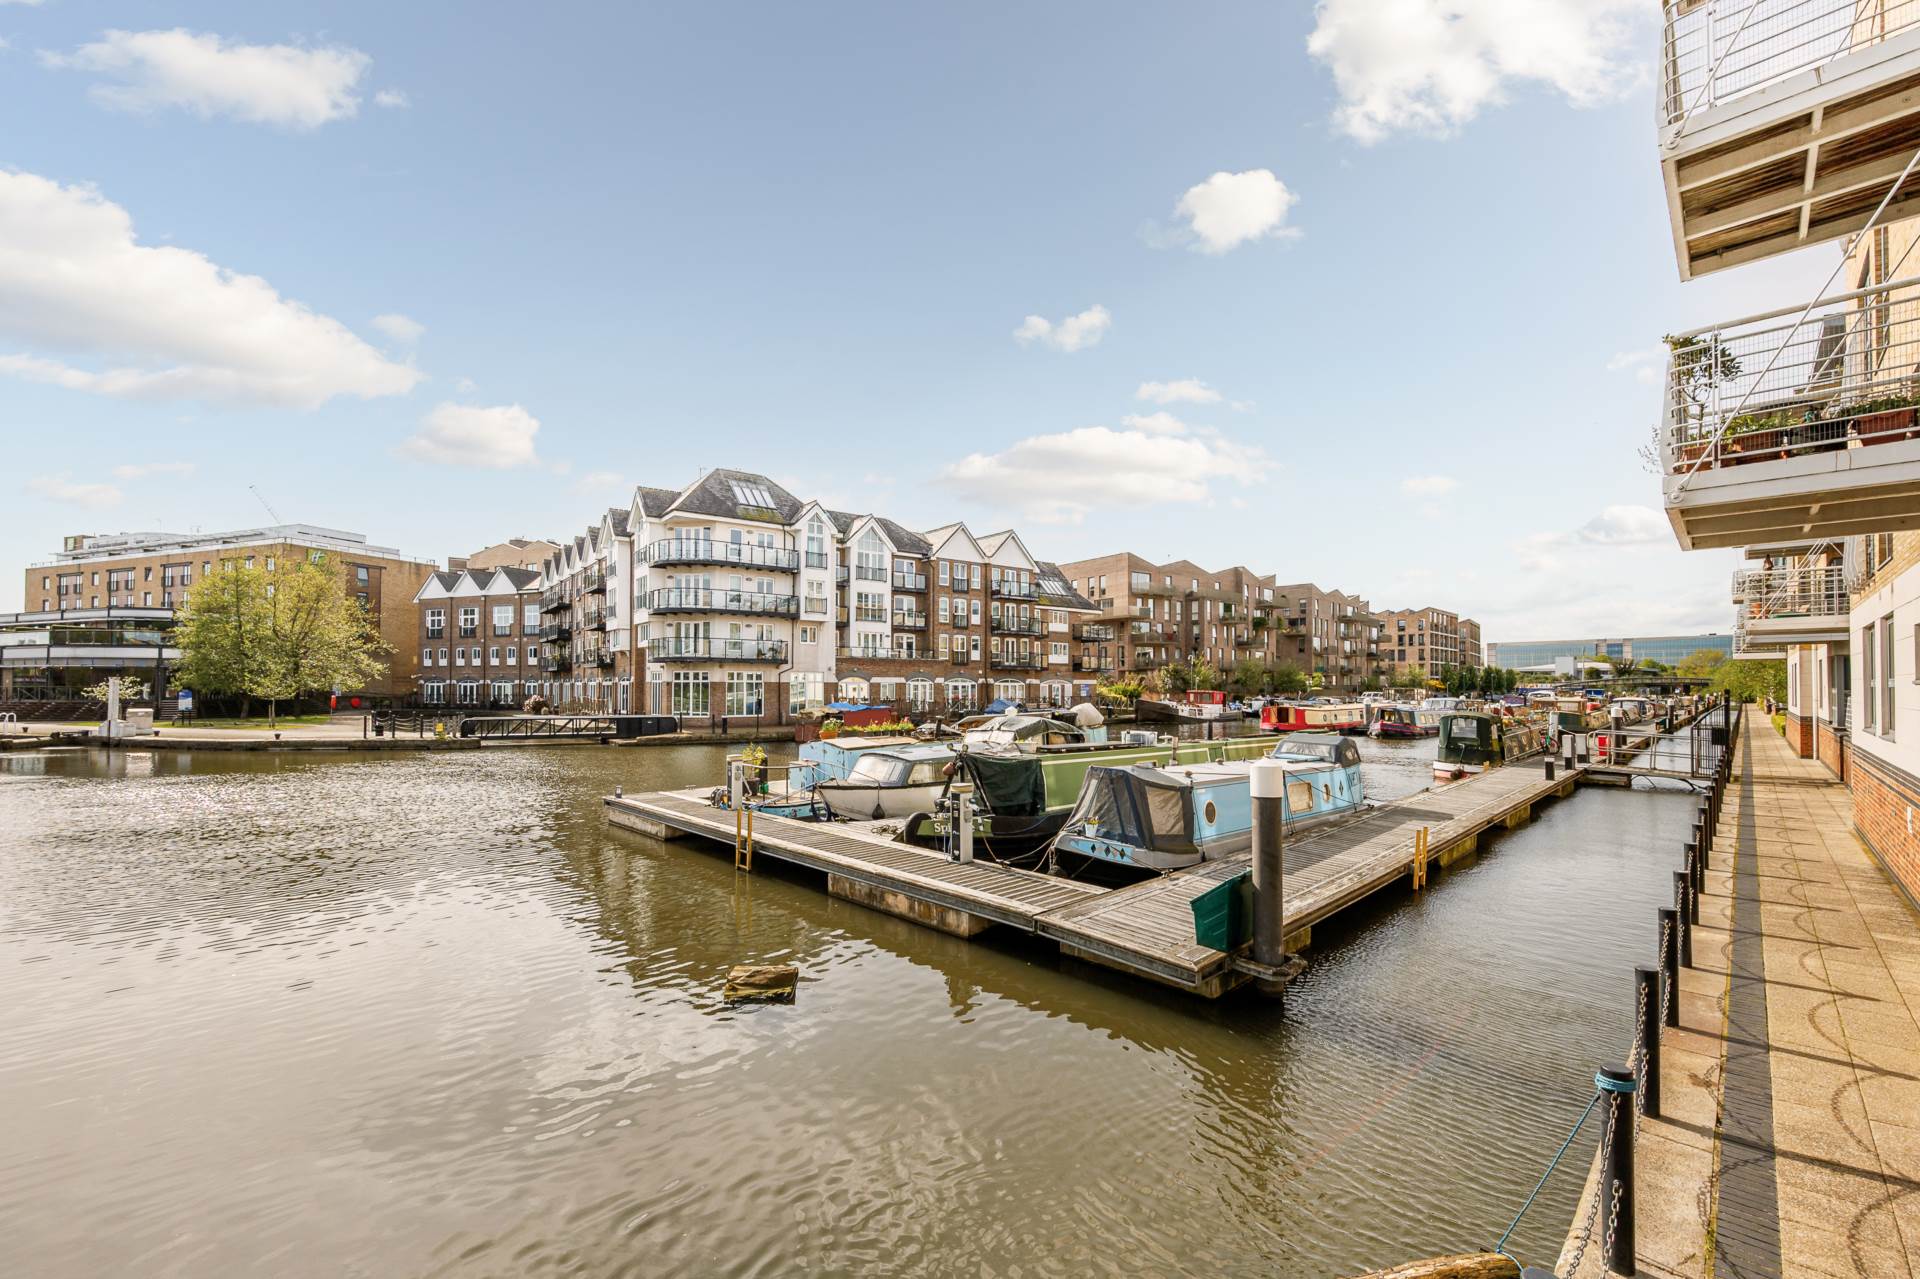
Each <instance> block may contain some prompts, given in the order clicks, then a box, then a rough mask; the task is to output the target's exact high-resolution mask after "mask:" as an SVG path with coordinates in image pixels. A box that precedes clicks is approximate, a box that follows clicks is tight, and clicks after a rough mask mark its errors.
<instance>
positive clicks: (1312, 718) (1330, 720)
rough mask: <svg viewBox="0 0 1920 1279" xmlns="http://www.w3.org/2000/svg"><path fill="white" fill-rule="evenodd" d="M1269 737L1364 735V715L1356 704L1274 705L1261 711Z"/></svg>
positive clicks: (1261, 718) (1262, 722)
mask: <svg viewBox="0 0 1920 1279" xmlns="http://www.w3.org/2000/svg"><path fill="white" fill-rule="evenodd" d="M1260 727H1261V728H1262V729H1263V730H1265V731H1266V732H1269V733H1364V732H1366V730H1367V712H1366V710H1365V709H1364V708H1363V707H1362V706H1361V705H1360V704H1359V703H1358V702H1273V703H1270V704H1269V705H1266V706H1263V707H1261V708H1260Z"/></svg>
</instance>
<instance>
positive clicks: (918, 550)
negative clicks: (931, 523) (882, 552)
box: [873, 515, 933, 558]
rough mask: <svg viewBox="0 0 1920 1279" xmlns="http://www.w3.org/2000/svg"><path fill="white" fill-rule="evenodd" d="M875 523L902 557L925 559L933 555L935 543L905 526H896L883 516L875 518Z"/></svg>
mask: <svg viewBox="0 0 1920 1279" xmlns="http://www.w3.org/2000/svg"><path fill="white" fill-rule="evenodd" d="M873 522H874V523H875V524H878V525H879V526H880V531H881V532H883V533H885V534H886V535H887V540H888V541H889V542H892V543H893V546H894V549H895V550H897V551H899V552H900V553H901V554H902V555H914V556H918V557H921V558H925V557H926V556H928V555H930V554H932V552H933V543H932V542H929V541H928V540H927V539H926V538H924V537H922V536H920V534H918V533H916V532H914V531H913V530H912V529H910V528H907V527H905V526H904V525H900V524H895V523H894V522H893V521H892V520H890V519H887V518H886V517H885V516H882V515H876V516H874V517H873Z"/></svg>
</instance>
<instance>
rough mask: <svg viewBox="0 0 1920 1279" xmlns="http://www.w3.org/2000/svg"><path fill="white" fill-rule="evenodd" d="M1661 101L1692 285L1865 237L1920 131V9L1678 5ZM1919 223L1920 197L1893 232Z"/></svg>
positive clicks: (1879, 0) (1674, 216) (1819, 0)
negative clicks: (1861, 233)
mask: <svg viewBox="0 0 1920 1279" xmlns="http://www.w3.org/2000/svg"><path fill="white" fill-rule="evenodd" d="M1665 7H1666V11H1667V19H1666V39H1665V43H1664V45H1663V58H1662V61H1663V63H1664V72H1663V76H1662V85H1661V91H1660V102H1659V104H1658V112H1659V137H1660V148H1659V154H1660V167H1661V171H1662V172H1663V174H1664V175H1665V180H1666V190H1667V208H1668V210H1669V217H1670V220H1671V223H1672V230H1673V243H1674V251H1675V256H1676V258H1677V259H1678V261H1679V266H1680V278H1681V279H1683V280H1685V279H1691V278H1693V277H1695V276H1698V275H1704V274H1706V273H1708V272H1710V271H1717V270H1720V269H1722V268H1724V267H1730V266H1737V265H1739V264H1740V263H1743V262H1753V261H1757V260H1759V259H1761V258H1766V257H1771V256H1773V255H1775V254H1778V253H1784V252H1786V251H1788V250H1791V249H1796V248H1799V247H1801V246H1803V245H1807V244H1814V243H1818V242H1820V241H1823V240H1833V239H1837V238H1839V237H1841V236H1844V235H1849V234H1851V233H1852V232H1855V231H1858V230H1859V229H1860V228H1861V227H1863V226H1865V225H1866V223H1867V220H1868V218H1870V217H1871V216H1872V214H1873V211H1874V209H1875V207H1877V206H1878V205H1879V203H1880V201H1881V200H1882V199H1883V198H1884V197H1885V196H1886V194H1887V190H1888V188H1889V186H1891V185H1892V183H1893V182H1894V181H1895V180H1896V179H1897V178H1898V176H1899V174H1900V172H1901V170H1902V168H1903V167H1904V166H1905V164H1906V161H1907V159H1908V157H1909V156H1911V155H1912V153H1913V150H1914V146H1915V143H1916V129H1917V128H1920V92H1916V91H1917V90H1920V5H1916V4H1912V3H1907V2H1906V0H1895V2H1894V3H1885V2H1884V0H1714V2H1713V3H1711V4H1703V3H1700V2H1699V0H1667V2H1666V5H1665ZM1917 211H1920V184H1914V183H1910V184H1908V185H1907V186H1905V187H1903V188H1902V190H1901V192H1900V193H1899V194H1898V195H1896V197H1895V199H1894V200H1893V201H1892V202H1891V203H1890V204H1889V205H1888V206H1887V210H1886V212H1885V213H1884V214H1883V215H1882V222H1885V221H1890V220H1892V219H1896V218H1903V217H1909V216H1912V215H1913V214H1914V213H1915V212H1917Z"/></svg>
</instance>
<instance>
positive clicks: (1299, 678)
mask: <svg viewBox="0 0 1920 1279" xmlns="http://www.w3.org/2000/svg"><path fill="white" fill-rule="evenodd" d="M1267 686H1268V687H1269V688H1271V689H1273V691H1274V692H1276V693H1304V692H1306V691H1307V675H1306V672H1305V671H1303V670H1301V669H1300V668H1299V667H1298V666H1295V665H1294V664H1293V663H1292V662H1282V663H1280V664H1279V665H1278V666H1276V667H1274V668H1273V670H1272V671H1271V672H1270V673H1269V674H1268V676H1267Z"/></svg>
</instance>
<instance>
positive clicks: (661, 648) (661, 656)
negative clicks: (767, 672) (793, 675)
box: [647, 636, 787, 662]
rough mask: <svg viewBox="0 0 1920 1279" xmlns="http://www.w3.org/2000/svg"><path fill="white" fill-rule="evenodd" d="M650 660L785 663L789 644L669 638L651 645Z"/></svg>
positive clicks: (775, 641) (768, 640) (770, 641)
mask: <svg viewBox="0 0 1920 1279" xmlns="http://www.w3.org/2000/svg"><path fill="white" fill-rule="evenodd" d="M647 656H648V657H649V658H651V659H653V660H654V661H656V662H784V661H786V660H787V642H786V641H785V640H773V639H711V638H690V639H682V638H679V637H677V636H666V637H664V638H661V639H651V640H648V641H647Z"/></svg>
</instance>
